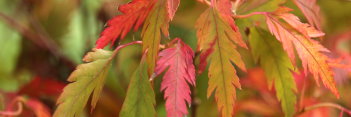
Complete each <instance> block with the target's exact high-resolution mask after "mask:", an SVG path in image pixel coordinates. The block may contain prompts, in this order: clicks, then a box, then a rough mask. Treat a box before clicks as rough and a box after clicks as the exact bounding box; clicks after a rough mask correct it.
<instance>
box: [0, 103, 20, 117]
mask: <svg viewBox="0 0 351 117" xmlns="http://www.w3.org/2000/svg"><path fill="white" fill-rule="evenodd" d="M15 100H16V101H17V107H18V109H17V110H16V111H10V110H9V111H0V115H2V116H19V115H20V114H21V113H22V111H23V105H22V101H21V100H19V99H15Z"/></svg>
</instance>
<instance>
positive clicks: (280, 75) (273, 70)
mask: <svg viewBox="0 0 351 117" xmlns="http://www.w3.org/2000/svg"><path fill="white" fill-rule="evenodd" d="M250 33H251V34H250V38H249V42H250V47H251V49H252V54H253V57H254V59H255V60H256V62H259V63H260V65H261V67H262V68H263V69H264V71H265V75H266V76H267V78H268V82H269V86H270V87H272V85H273V83H274V88H275V90H276V92H277V94H276V95H277V98H278V100H279V101H280V102H281V106H282V109H283V111H284V113H285V116H286V117H292V116H293V114H294V112H295V104H296V95H295V93H294V91H296V84H295V81H294V79H293V76H292V73H291V70H292V69H293V65H292V63H291V62H290V59H289V57H288V55H287V54H286V53H285V52H284V50H283V48H282V46H281V44H280V43H279V41H278V40H276V39H274V37H273V36H272V35H271V34H270V33H269V32H267V31H265V30H263V29H260V28H252V29H251V30H250Z"/></svg>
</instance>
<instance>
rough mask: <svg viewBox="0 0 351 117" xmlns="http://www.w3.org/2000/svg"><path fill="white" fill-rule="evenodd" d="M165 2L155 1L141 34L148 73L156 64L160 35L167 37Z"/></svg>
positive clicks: (162, 0) (167, 19)
mask: <svg viewBox="0 0 351 117" xmlns="http://www.w3.org/2000/svg"><path fill="white" fill-rule="evenodd" d="M166 3H167V1H166V0H158V1H157V3H156V4H155V6H154V7H153V8H152V10H151V11H150V14H149V16H148V17H147V18H146V20H145V23H144V26H143V30H142V34H141V37H142V40H143V52H145V51H146V50H148V52H147V55H146V62H147V64H148V70H149V74H152V73H153V72H154V69H155V66H156V58H157V54H158V51H159V45H160V41H161V35H162V34H163V35H165V36H166V37H168V25H169V24H168V23H169V17H168V15H167V8H166V6H167V5H166ZM161 32H162V34H161Z"/></svg>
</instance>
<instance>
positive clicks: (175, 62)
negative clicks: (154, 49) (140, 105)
mask: <svg viewBox="0 0 351 117" xmlns="http://www.w3.org/2000/svg"><path fill="white" fill-rule="evenodd" d="M173 42H174V45H173V46H172V47H170V48H167V49H165V50H163V51H161V52H160V53H159V56H160V59H159V60H158V61H157V67H156V70H155V71H156V74H160V73H161V72H163V71H164V70H165V69H167V68H168V70H167V72H166V73H165V75H164V77H163V81H162V84H161V90H162V91H165V94H164V98H165V99H166V110H167V115H168V117H183V116H184V115H186V114H188V111H187V106H186V104H185V102H186V103H188V104H191V96H190V94H191V90H190V87H189V86H188V84H187V83H189V84H191V85H193V86H194V85H195V68H194V64H193V58H194V52H193V51H192V49H191V48H190V47H189V46H188V45H186V44H185V43H183V42H182V41H181V40H180V39H179V38H176V39H175V40H174V41H173Z"/></svg>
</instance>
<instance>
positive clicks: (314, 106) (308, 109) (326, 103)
mask: <svg viewBox="0 0 351 117" xmlns="http://www.w3.org/2000/svg"><path fill="white" fill-rule="evenodd" d="M321 107H331V108H336V109H339V110H341V111H342V112H346V113H347V114H349V115H351V110H349V109H347V108H345V107H342V106H340V105H338V104H334V103H329V102H325V103H318V104H315V105H312V106H307V107H305V108H303V109H302V110H301V111H300V112H299V113H298V114H297V115H299V114H302V113H304V112H307V111H310V110H314V109H317V108H321Z"/></svg>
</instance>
